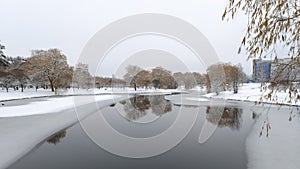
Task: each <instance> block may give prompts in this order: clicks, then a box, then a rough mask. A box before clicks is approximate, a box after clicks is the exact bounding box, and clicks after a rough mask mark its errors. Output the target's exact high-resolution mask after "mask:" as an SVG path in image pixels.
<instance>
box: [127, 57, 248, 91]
mask: <svg viewBox="0 0 300 169" xmlns="http://www.w3.org/2000/svg"><path fill="white" fill-rule="evenodd" d="M222 74H223V75H222ZM124 80H125V81H126V83H127V84H128V86H130V87H133V88H134V89H135V90H136V89H137V88H146V89H147V88H155V89H157V88H159V89H175V88H185V89H191V88H194V87H196V86H199V87H200V88H204V87H206V90H207V92H208V93H210V92H216V93H217V94H219V92H220V91H225V90H229V91H233V93H238V86H239V85H240V84H242V83H245V82H246V81H247V80H248V77H247V75H246V74H245V73H244V72H243V68H242V66H241V65H240V64H238V65H231V64H229V63H217V64H214V65H211V66H209V67H208V68H207V71H206V73H204V74H201V73H198V72H185V73H183V72H175V73H172V72H171V71H169V70H166V69H164V68H163V67H155V68H153V69H152V70H150V71H149V70H144V69H142V68H140V67H138V66H136V65H129V66H127V67H126V74H125V75H124Z"/></svg>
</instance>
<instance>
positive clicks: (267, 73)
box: [253, 59, 272, 82]
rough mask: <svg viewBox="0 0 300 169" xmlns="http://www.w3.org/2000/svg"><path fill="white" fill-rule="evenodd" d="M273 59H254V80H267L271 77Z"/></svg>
mask: <svg viewBox="0 0 300 169" xmlns="http://www.w3.org/2000/svg"><path fill="white" fill-rule="evenodd" d="M271 65H272V61H271V60H262V59H254V60H253V81H254V82H267V81H268V80H270V77H271Z"/></svg>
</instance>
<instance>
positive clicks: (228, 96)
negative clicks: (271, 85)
mask: <svg viewBox="0 0 300 169" xmlns="http://www.w3.org/2000/svg"><path fill="white" fill-rule="evenodd" d="M260 88H261V84H260V83H247V84H244V85H243V86H239V90H238V93H236V94H233V92H232V91H223V92H220V94H219V95H216V93H209V94H205V95H203V96H204V97H207V98H220V99H225V100H239V101H251V102H258V101H260V102H263V103H272V104H280V105H296V106H300V102H297V101H294V100H292V101H291V102H289V98H288V93H286V92H283V91H279V92H278V93H276V95H274V96H276V99H274V100H268V99H265V98H264V97H263V96H265V95H267V93H268V92H269V91H268V90H267V91H261V90H260Z"/></svg>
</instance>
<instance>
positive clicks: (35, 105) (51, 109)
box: [0, 95, 124, 118]
mask: <svg viewBox="0 0 300 169" xmlns="http://www.w3.org/2000/svg"><path fill="white" fill-rule="evenodd" d="M76 97H84V98H83V99H80V101H76V102H75V101H74V97H72V96H69V97H62V98H47V99H45V100H41V101H35V102H31V103H29V104H25V105H18V106H2V107H0V110H1V112H0V118H3V117H19V116H29V115H38V114H48V113H57V112H61V111H63V110H68V109H72V108H75V106H82V105H86V104H89V103H92V102H99V101H110V102H111V103H114V100H115V99H118V98H120V97H124V96H120V95H96V96H76ZM88 97H89V98H88ZM53 105H55V106H53Z"/></svg>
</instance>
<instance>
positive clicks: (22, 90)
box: [21, 84, 24, 92]
mask: <svg viewBox="0 0 300 169" xmlns="http://www.w3.org/2000/svg"><path fill="white" fill-rule="evenodd" d="M21 92H24V85H23V84H21Z"/></svg>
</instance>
